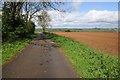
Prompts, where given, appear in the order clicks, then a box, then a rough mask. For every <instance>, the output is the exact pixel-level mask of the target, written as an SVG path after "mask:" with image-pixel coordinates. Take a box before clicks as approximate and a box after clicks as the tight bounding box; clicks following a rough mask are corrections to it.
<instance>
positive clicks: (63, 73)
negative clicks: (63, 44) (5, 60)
mask: <svg viewBox="0 0 120 80" xmlns="http://www.w3.org/2000/svg"><path fill="white" fill-rule="evenodd" d="M38 38H39V37H38ZM2 72H3V73H2V77H3V78H77V75H76V73H75V72H74V70H73V68H72V66H71V65H70V64H69V61H68V60H67V59H66V57H65V56H64V54H63V53H62V52H61V51H60V50H59V48H58V46H57V45H56V44H55V43H53V42H52V41H50V40H38V39H36V40H33V41H32V42H31V43H30V44H29V45H28V46H27V48H25V49H24V50H23V51H22V52H21V53H20V55H19V56H18V57H17V58H16V59H15V60H14V61H13V62H12V63H9V64H7V65H4V66H3V68H2Z"/></svg>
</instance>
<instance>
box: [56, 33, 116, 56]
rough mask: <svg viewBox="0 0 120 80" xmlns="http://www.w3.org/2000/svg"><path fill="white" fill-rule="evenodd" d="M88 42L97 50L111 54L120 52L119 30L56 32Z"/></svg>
mask: <svg viewBox="0 0 120 80" xmlns="http://www.w3.org/2000/svg"><path fill="white" fill-rule="evenodd" d="M54 33H55V34H58V35H61V36H65V37H69V38H72V39H74V40H76V41H80V42H82V43H84V44H87V45H89V46H91V47H93V48H95V49H97V50H100V51H104V52H107V53H110V54H115V55H117V54H118V33H117V32H54Z"/></svg>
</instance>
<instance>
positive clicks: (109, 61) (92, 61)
mask: <svg viewBox="0 0 120 80" xmlns="http://www.w3.org/2000/svg"><path fill="white" fill-rule="evenodd" d="M45 34H46V35H47V36H48V37H49V38H50V39H51V40H53V41H54V42H56V43H58V44H59V45H60V46H61V47H62V48H63V49H64V52H65V55H66V56H67V57H68V59H69V60H70V62H71V63H72V65H73V66H74V68H75V69H76V71H77V73H78V75H79V76H80V78H119V74H118V71H119V68H118V57H117V56H112V55H108V54H106V53H104V52H100V51H97V50H95V49H93V48H91V47H89V46H87V45H85V44H82V43H80V42H77V41H74V40H72V39H70V38H66V37H63V36H59V35H56V34H52V33H45Z"/></svg>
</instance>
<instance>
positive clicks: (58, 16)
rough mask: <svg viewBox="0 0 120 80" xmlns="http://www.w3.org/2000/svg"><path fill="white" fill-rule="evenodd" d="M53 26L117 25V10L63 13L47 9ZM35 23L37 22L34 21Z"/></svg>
mask: <svg viewBox="0 0 120 80" xmlns="http://www.w3.org/2000/svg"><path fill="white" fill-rule="evenodd" d="M48 13H49V15H50V17H51V19H52V21H51V22H50V23H51V25H52V26H53V27H77V28H78V27H80V28H84V26H86V27H88V28H89V27H96V26H97V27H108V28H110V27H118V26H117V24H118V23H117V22H118V12H117V11H108V10H103V11H98V10H90V11H88V12H71V13H67V12H66V13H63V12H59V11H48ZM36 23H37V22H36Z"/></svg>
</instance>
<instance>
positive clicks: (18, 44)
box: [2, 35, 36, 64]
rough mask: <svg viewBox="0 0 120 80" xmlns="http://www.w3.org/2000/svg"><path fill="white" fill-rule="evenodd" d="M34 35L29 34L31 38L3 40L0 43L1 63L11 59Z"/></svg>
mask: <svg viewBox="0 0 120 80" xmlns="http://www.w3.org/2000/svg"><path fill="white" fill-rule="evenodd" d="M34 37H36V35H31V38H26V39H23V40H16V41H14V42H9V41H7V42H3V44H2V64H4V63H5V62H7V61H9V60H11V58H12V57H13V56H15V55H16V54H17V53H18V52H19V51H21V50H22V49H23V48H24V47H25V46H26V45H27V44H28V43H29V42H30V41H31V40H32V39H33V38H34Z"/></svg>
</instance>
